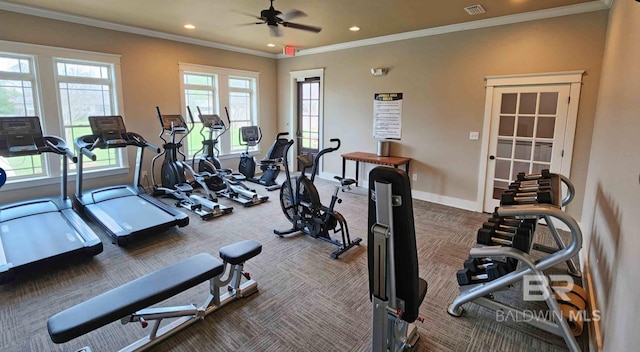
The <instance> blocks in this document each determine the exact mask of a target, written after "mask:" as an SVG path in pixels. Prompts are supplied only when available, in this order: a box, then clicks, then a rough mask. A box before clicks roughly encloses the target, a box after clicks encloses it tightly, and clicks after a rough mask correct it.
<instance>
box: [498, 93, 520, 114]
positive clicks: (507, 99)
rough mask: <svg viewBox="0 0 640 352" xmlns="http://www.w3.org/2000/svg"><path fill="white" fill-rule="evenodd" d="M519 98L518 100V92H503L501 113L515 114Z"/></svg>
mask: <svg viewBox="0 0 640 352" xmlns="http://www.w3.org/2000/svg"><path fill="white" fill-rule="evenodd" d="M517 100H518V94H517V93H507V94H502V104H501V106H500V113H501V114H515V113H516V102H517Z"/></svg>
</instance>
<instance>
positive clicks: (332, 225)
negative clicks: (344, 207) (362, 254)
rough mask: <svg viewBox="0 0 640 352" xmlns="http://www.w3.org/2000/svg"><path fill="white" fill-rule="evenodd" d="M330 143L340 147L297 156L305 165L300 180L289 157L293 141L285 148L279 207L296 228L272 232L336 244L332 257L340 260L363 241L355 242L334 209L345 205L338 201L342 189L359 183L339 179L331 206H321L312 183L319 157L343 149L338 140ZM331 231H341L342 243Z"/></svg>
mask: <svg viewBox="0 0 640 352" xmlns="http://www.w3.org/2000/svg"><path fill="white" fill-rule="evenodd" d="M331 142H333V143H337V144H338V145H337V146H336V147H335V148H333V147H329V148H325V149H323V150H321V151H320V152H318V154H316V156H315V157H314V158H312V157H311V156H310V155H298V158H297V159H298V161H299V162H300V163H301V164H302V173H301V174H300V176H297V177H291V173H290V172H289V163H288V161H287V157H286V156H287V153H288V151H289V149H290V148H291V146H292V145H293V140H290V141H288V142H287V144H286V145H285V147H284V159H283V162H284V170H285V175H286V179H285V181H284V183H282V187H281V188H280V205H281V207H282V211H283V212H284V215H285V216H286V217H287V219H288V220H289V221H291V223H292V224H293V227H292V228H291V229H289V230H284V231H280V230H273V232H274V233H275V234H276V235H278V236H280V237H283V236H284V235H287V234H292V233H296V232H303V233H306V234H308V235H310V236H311V237H313V238H317V239H321V240H324V241H327V242H330V243H333V244H334V245H336V246H338V249H337V250H335V251H334V252H333V253H331V258H333V259H337V258H338V257H339V256H340V255H341V254H342V253H344V252H346V251H348V250H349V249H351V248H352V247H354V246H357V245H359V244H360V242H361V241H362V239H361V238H359V237H357V238H355V239H353V241H352V240H351V238H350V236H349V227H348V226H347V221H346V220H345V218H344V217H343V216H342V214H340V213H339V212H337V211H335V210H334V207H335V205H336V203H341V202H342V200H341V199H339V198H338V192H339V191H340V189H344V188H345V187H348V186H349V185H352V184H354V183H356V181H355V180H353V179H347V178H340V177H337V176H336V179H337V180H339V181H340V184H339V185H337V186H336V188H335V191H334V192H333V195H332V196H331V202H330V203H329V206H328V207H327V206H324V205H322V203H321V202H320V195H319V194H318V189H317V188H316V186H315V185H314V184H313V181H314V180H315V176H316V173H317V171H318V164H319V162H320V158H321V157H322V156H323V155H324V154H327V153H331V152H333V151H336V150H338V148H340V140H339V139H337V138H334V139H331ZM308 167H311V178H308V177H307V175H306V174H305V171H306V169H307V168H308ZM330 231H333V233H334V234H335V233H337V232H340V234H341V236H342V241H340V240H336V239H333V238H332V237H331V234H330Z"/></svg>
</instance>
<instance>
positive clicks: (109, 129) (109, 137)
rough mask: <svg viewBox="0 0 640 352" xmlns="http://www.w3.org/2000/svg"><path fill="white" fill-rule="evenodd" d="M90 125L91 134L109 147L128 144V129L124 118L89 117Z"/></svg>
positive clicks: (117, 116)
mask: <svg viewBox="0 0 640 352" xmlns="http://www.w3.org/2000/svg"><path fill="white" fill-rule="evenodd" d="M89 125H91V133H93V135H94V136H97V137H99V138H100V140H101V141H102V142H103V143H104V144H106V145H107V146H109V145H113V146H116V145H123V144H127V140H126V138H127V129H126V128H125V126H124V121H123V120H122V116H119V115H116V116H89Z"/></svg>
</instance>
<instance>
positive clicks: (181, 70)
mask: <svg viewBox="0 0 640 352" xmlns="http://www.w3.org/2000/svg"><path fill="white" fill-rule="evenodd" d="M190 73H191V74H201V75H210V76H212V77H215V78H214V96H213V102H214V107H213V113H215V114H218V115H220V117H221V118H222V120H223V121H224V122H225V124H228V121H227V116H226V114H225V113H224V111H223V110H224V107H229V106H230V104H229V100H230V98H229V94H230V93H231V92H232V91H238V90H239V89H241V88H231V87H229V79H230V78H239V79H248V80H251V81H252V82H253V86H252V87H251V89H252V92H251V93H252V94H251V120H250V121H251V123H252V124H254V125H256V126H260V118H259V114H258V102H259V101H260V100H259V94H260V92H259V87H260V73H259V72H254V71H245V70H236V69H229V68H222V67H213V66H205V65H197V64H189V63H182V62H179V63H178V76H179V80H180V103H181V106H182V107H181V111H182V114H183V116H184V117H185V118H186V119H187V120H188V116H187V115H188V112H187V107H186V106H187V103H186V91H185V87H186V85H185V83H184V75H185V74H190ZM241 90H246V89H241ZM190 108H191V112H192V113H193V114H194V120H196V121H197V116H195V114H197V110H196V107H195V106H190ZM189 124H190V122H189ZM229 127H230V126H229ZM199 131H200V130H199V127H197V125H196V128H194V131H192V133H195V134H196V135H198V136H199ZM231 133H232V132H231V131H229V132H227V133H225V134H224V135H223V136H222V137H220V143H219V146H218V148H219V149H220V156H219V158H220V159H223V160H224V159H231V158H238V157H239V156H240V154H241V153H242V152H244V149H243V150H242V151H240V150H235V151H233V150H231ZM198 148H199V146H198ZM185 149H187V150H189V149H190V148H189V146H188V145H187V146H186V148H185ZM249 151H250V152H255V153H259V152H260V148H259V145H257V146H256V147H254V148H249ZM188 157H189V158H192V157H193V155H188Z"/></svg>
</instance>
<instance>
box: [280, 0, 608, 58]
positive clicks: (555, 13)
mask: <svg viewBox="0 0 640 352" xmlns="http://www.w3.org/2000/svg"><path fill="white" fill-rule="evenodd" d="M612 2H613V0H595V1H590V2H585V3H580V4H575V5H569V6H563V7H556V8H552V9H546V10H539V11H532V12H525V13H521V14H517V15H508V16H501V17H495V18H488V19H484V20H478V21H472V22H464V23H457V24H452V25H447V26H441V27H434V28H428V29H421V30H417V31H411V32H404V33H398V34H391V35H385V36H382V37H375V38H368V39H363V40H356V41H352V42H345V43H339V44H334V45H327V46H322V47H317V48H310V49H299V50H298V51H297V52H296V56H303V55H314V54H320V53H326V52H330V51H337V50H345V49H351V48H358V47H362V46H369V45H376V44H382V43H390V42H395V41H400V40H407V39H415V38H422V37H429V36H434V35H439V34H445V33H452V32H461V31H468V30H472V29H480V28H488V27H495V26H502V25H506V24H513V23H520V22H528V21H536V20H542V19H546V18H553V17H561V16H568V15H576V14H580V13H586V12H594V11H601V10H607V9H609V8H610V7H611V3H612ZM277 57H278V59H282V58H288V56H284V55H282V54H278V55H277Z"/></svg>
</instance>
